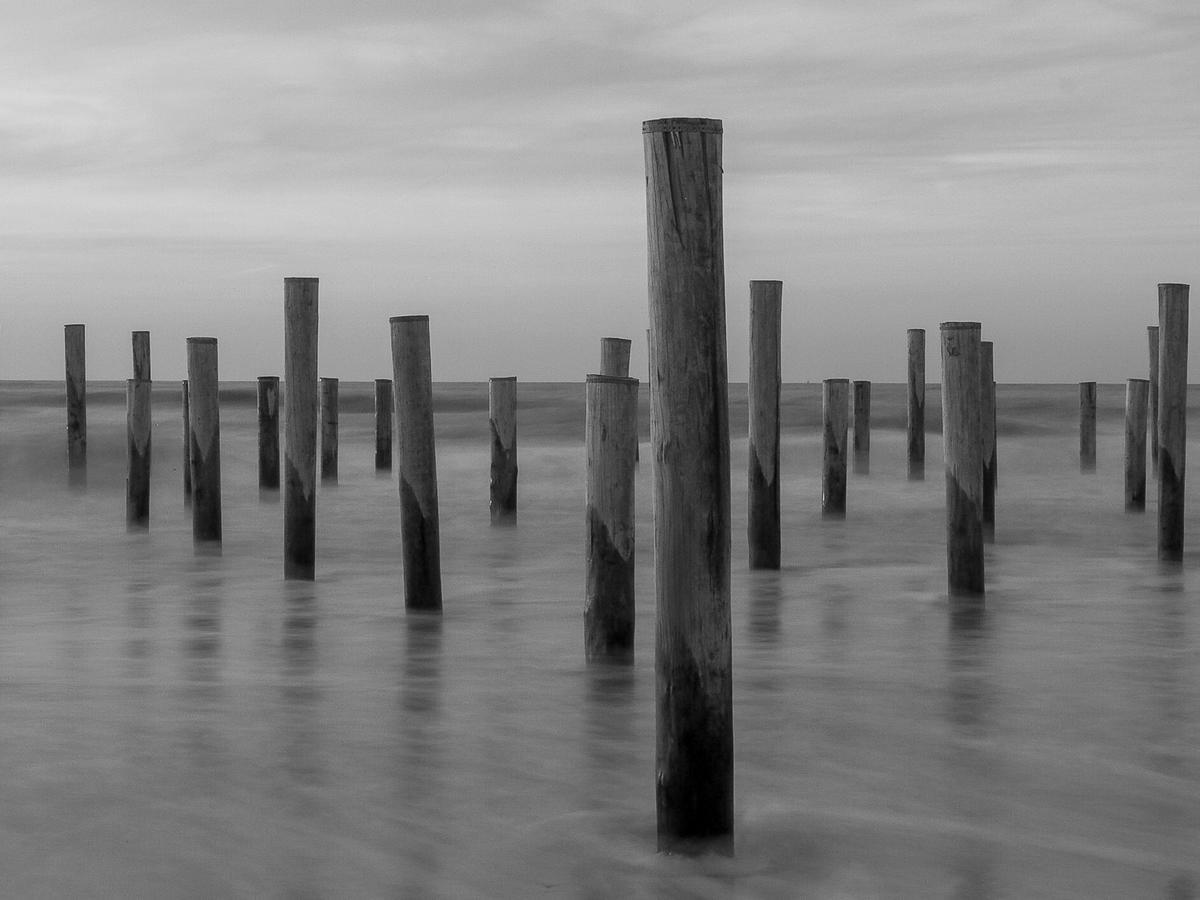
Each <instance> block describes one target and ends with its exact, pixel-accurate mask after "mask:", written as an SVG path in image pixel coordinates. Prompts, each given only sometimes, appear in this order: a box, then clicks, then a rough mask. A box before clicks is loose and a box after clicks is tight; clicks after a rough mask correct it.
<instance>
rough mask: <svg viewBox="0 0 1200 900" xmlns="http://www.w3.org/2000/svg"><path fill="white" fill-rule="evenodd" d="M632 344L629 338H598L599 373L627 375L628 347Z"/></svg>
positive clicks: (625, 376) (622, 376) (624, 376)
mask: <svg viewBox="0 0 1200 900" xmlns="http://www.w3.org/2000/svg"><path fill="white" fill-rule="evenodd" d="M632 346H633V342H632V341H631V340H629V338H619V337H602V338H600V374H601V375H617V376H619V377H621V378H627V377H629V349H630V347H632Z"/></svg>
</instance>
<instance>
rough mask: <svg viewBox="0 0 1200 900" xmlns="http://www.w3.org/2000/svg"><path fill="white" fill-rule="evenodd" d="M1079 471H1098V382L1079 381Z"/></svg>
mask: <svg viewBox="0 0 1200 900" xmlns="http://www.w3.org/2000/svg"><path fill="white" fill-rule="evenodd" d="M1079 471H1080V472H1095V471H1096V382H1094V381H1081V382H1079Z"/></svg>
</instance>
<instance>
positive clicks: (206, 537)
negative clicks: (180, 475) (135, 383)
mask: <svg viewBox="0 0 1200 900" xmlns="http://www.w3.org/2000/svg"><path fill="white" fill-rule="evenodd" d="M187 351H188V354H187V366H188V385H189V393H190V395H191V396H190V405H189V412H190V417H191V421H190V423H189V424H190V428H191V432H192V435H191V436H192V446H191V454H190V455H191V461H192V539H193V541H194V542H195V543H196V545H197V546H198V547H202V546H206V545H212V544H216V545H217V546H218V547H219V546H220V543H221V413H220V400H219V396H218V381H217V339H216V338H214V337H191V338H188V339H187Z"/></svg>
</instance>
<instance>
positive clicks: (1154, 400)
mask: <svg viewBox="0 0 1200 900" xmlns="http://www.w3.org/2000/svg"><path fill="white" fill-rule="evenodd" d="M1146 336H1147V338H1149V344H1150V376H1149V378H1148V380H1149V382H1150V396H1149V398H1148V401H1147V404H1146V405H1147V408H1148V413H1149V418H1150V422H1149V429H1148V430H1149V433H1150V469H1151V472H1152V473H1153V475H1154V477H1155V478H1157V477H1158V326H1157V325H1148V326H1147V327H1146Z"/></svg>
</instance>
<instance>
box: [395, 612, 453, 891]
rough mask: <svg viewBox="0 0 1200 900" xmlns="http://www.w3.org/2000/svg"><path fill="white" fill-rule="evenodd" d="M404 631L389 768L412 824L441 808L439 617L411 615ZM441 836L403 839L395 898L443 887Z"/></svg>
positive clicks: (433, 816) (435, 814) (398, 800)
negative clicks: (395, 739)
mask: <svg viewBox="0 0 1200 900" xmlns="http://www.w3.org/2000/svg"><path fill="white" fill-rule="evenodd" d="M401 627H402V628H404V666H403V668H402V669H401V670H400V672H399V673H398V679H399V710H398V715H397V721H396V730H397V731H398V732H399V737H400V739H399V746H400V753H399V754H397V755H396V757H395V767H394V769H393V773H394V778H395V784H396V791H397V798H396V803H397V807H398V808H400V809H404V810H406V811H407V812H408V814H409V815H410V816H411V817H412V819H413V820H414V821H420V820H428V821H435V820H437V819H438V817H439V816H440V815H441V813H442V810H443V808H444V805H445V801H444V799H443V795H444V794H445V779H444V778H443V775H442V771H441V761H442V760H443V759H445V755H446V749H445V747H444V746H443V744H444V741H443V740H442V735H443V733H444V732H443V730H442V726H441V719H442V690H443V687H442V617H441V616H440V615H438V614H437V613H428V612H427V613H420V612H413V611H410V613H409V615H408V616H406V617H405V618H404V619H403V620H402V622H401ZM445 845H446V841H445V836H444V835H442V834H439V833H438V832H436V831H434V830H432V829H421V830H420V831H414V832H412V833H410V834H408V835H406V840H405V844H404V859H403V865H402V869H403V871H404V872H405V877H406V881H405V884H404V888H403V890H401V891H400V892H399V896H403V897H434V896H437V895H438V893H439V890H440V889H441V888H442V887H443V885H442V884H441V876H440V875H439V872H438V870H439V862H440V851H441V848H442V847H443V846H445Z"/></svg>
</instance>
